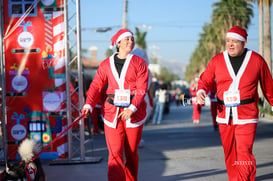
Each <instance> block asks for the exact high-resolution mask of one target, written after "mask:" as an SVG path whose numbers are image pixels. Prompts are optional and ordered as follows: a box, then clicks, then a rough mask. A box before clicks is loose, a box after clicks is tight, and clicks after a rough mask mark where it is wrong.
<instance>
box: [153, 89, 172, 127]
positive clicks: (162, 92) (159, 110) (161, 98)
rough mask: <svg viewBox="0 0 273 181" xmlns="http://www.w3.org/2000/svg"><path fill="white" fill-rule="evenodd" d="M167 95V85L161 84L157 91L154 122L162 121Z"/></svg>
mask: <svg viewBox="0 0 273 181" xmlns="http://www.w3.org/2000/svg"><path fill="white" fill-rule="evenodd" d="M167 95H168V92H167V85H166V84H161V85H160V88H159V89H157V90H156V92H155V112H154V115H153V124H160V123H161V122H162V119H163V113H164V106H165V103H166V100H167Z"/></svg>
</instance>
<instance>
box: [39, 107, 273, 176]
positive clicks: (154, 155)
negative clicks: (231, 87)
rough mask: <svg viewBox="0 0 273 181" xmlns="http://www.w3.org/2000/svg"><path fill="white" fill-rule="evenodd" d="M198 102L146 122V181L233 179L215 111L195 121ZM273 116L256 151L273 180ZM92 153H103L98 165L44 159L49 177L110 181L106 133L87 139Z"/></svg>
mask: <svg viewBox="0 0 273 181" xmlns="http://www.w3.org/2000/svg"><path fill="white" fill-rule="evenodd" d="M191 115H192V107H190V106H188V107H176V106H174V105H172V106H171V109H170V114H168V115H166V116H165V117H164V120H163V122H162V124H161V125H152V124H147V125H145V127H144V131H143V139H144V147H142V148H140V149H139V156H140V163H139V180H140V181H152V180H156V181H180V180H187V181H193V180H196V181H210V180H211V181H216V180H217V181H227V180H228V178H227V174H226V169H225V165H224V155H223V150H222V147H221V141H220V138H219V133H218V131H214V130H213V127H212V121H211V116H210V111H209V108H208V107H203V109H202V114H201V120H200V125H198V126H194V125H193V124H192V121H191ZM272 143H273V121H272V120H270V119H268V118H267V119H263V120H262V121H261V122H260V123H259V124H258V130H257V137H256V140H255V144H254V154H255V156H256V160H257V178H256V180H257V181H262V180H273V154H272V152H273V144H272ZM86 148H87V153H86V157H87V158H90V159H98V158H102V160H101V161H100V162H98V163H93V164H83V163H81V164H68V165H60V164H57V165H56V164H53V165H52V162H50V163H51V164H48V163H44V164H43V166H44V169H45V172H46V175H47V180H48V181H55V180H56V181H57V180H65V181H89V180H95V181H107V148H106V145H105V141H104V135H95V136H94V137H93V142H88V143H86ZM53 163H56V162H53Z"/></svg>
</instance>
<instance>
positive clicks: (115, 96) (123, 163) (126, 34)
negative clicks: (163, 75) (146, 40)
mask: <svg viewBox="0 0 273 181" xmlns="http://www.w3.org/2000/svg"><path fill="white" fill-rule="evenodd" d="M111 41H112V46H114V45H115V46H116V48H117V52H115V53H114V54H113V55H112V56H111V57H109V58H107V59H105V60H104V61H103V62H102V63H101V64H100V66H99V68H98V70H97V73H96V75H95V77H94V80H93V81H92V82H91V85H90V87H89V89H88V91H87V93H86V94H87V99H86V102H85V105H84V106H83V109H82V111H81V112H82V114H83V115H85V116H88V115H89V114H90V112H92V110H93V109H94V107H95V105H96V104H97V102H98V99H99V98H100V94H101V92H102V90H103V88H104V87H105V85H106V84H108V86H107V90H106V94H107V98H106V101H105V102H104V104H103V106H102V108H101V110H102V116H103V120H104V131H105V139H106V143H107V148H108V152H109V156H108V180H109V181H113V180H118V181H126V180H131V181H136V180H137V177H138V165H139V156H138V145H139V142H140V140H141V134H142V129H143V124H144V122H145V120H146V113H147V111H146V108H147V104H146V102H145V101H143V100H144V97H145V95H146V93H147V88H148V78H149V72H148V67H147V64H146V62H145V61H144V60H143V59H142V58H140V57H138V56H136V55H133V54H131V51H132V50H133V48H134V45H135V41H134V36H133V33H132V32H131V31H129V30H127V29H121V30H119V31H118V32H117V33H116V34H115V35H114V36H113V37H112V39H111ZM124 155H125V156H124ZM124 158H125V160H124Z"/></svg>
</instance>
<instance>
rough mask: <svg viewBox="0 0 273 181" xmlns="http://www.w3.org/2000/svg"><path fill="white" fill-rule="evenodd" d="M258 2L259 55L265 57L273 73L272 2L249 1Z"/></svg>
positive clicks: (261, 0)
mask: <svg viewBox="0 0 273 181" xmlns="http://www.w3.org/2000/svg"><path fill="white" fill-rule="evenodd" d="M247 1H250V2H257V3H258V6H259V53H260V54H261V55H262V56H264V58H265V60H266V62H267V64H268V66H269V69H270V71H271V72H272V54H271V46H272V45H271V26H270V23H271V13H270V8H271V4H272V0H247Z"/></svg>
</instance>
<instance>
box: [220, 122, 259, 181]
mask: <svg viewBox="0 0 273 181" xmlns="http://www.w3.org/2000/svg"><path fill="white" fill-rule="evenodd" d="M256 129H257V124H256V123H251V124H244V125H233V124H232V120H231V124H229V125H226V124H219V131H220V135H221V140H222V144H223V148H224V154H225V162H226V167H227V173H228V178H229V180H230V181H254V180H255V176H256V161H255V157H254V155H253V154H252V148H253V143H254V139H255V134H256Z"/></svg>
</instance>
